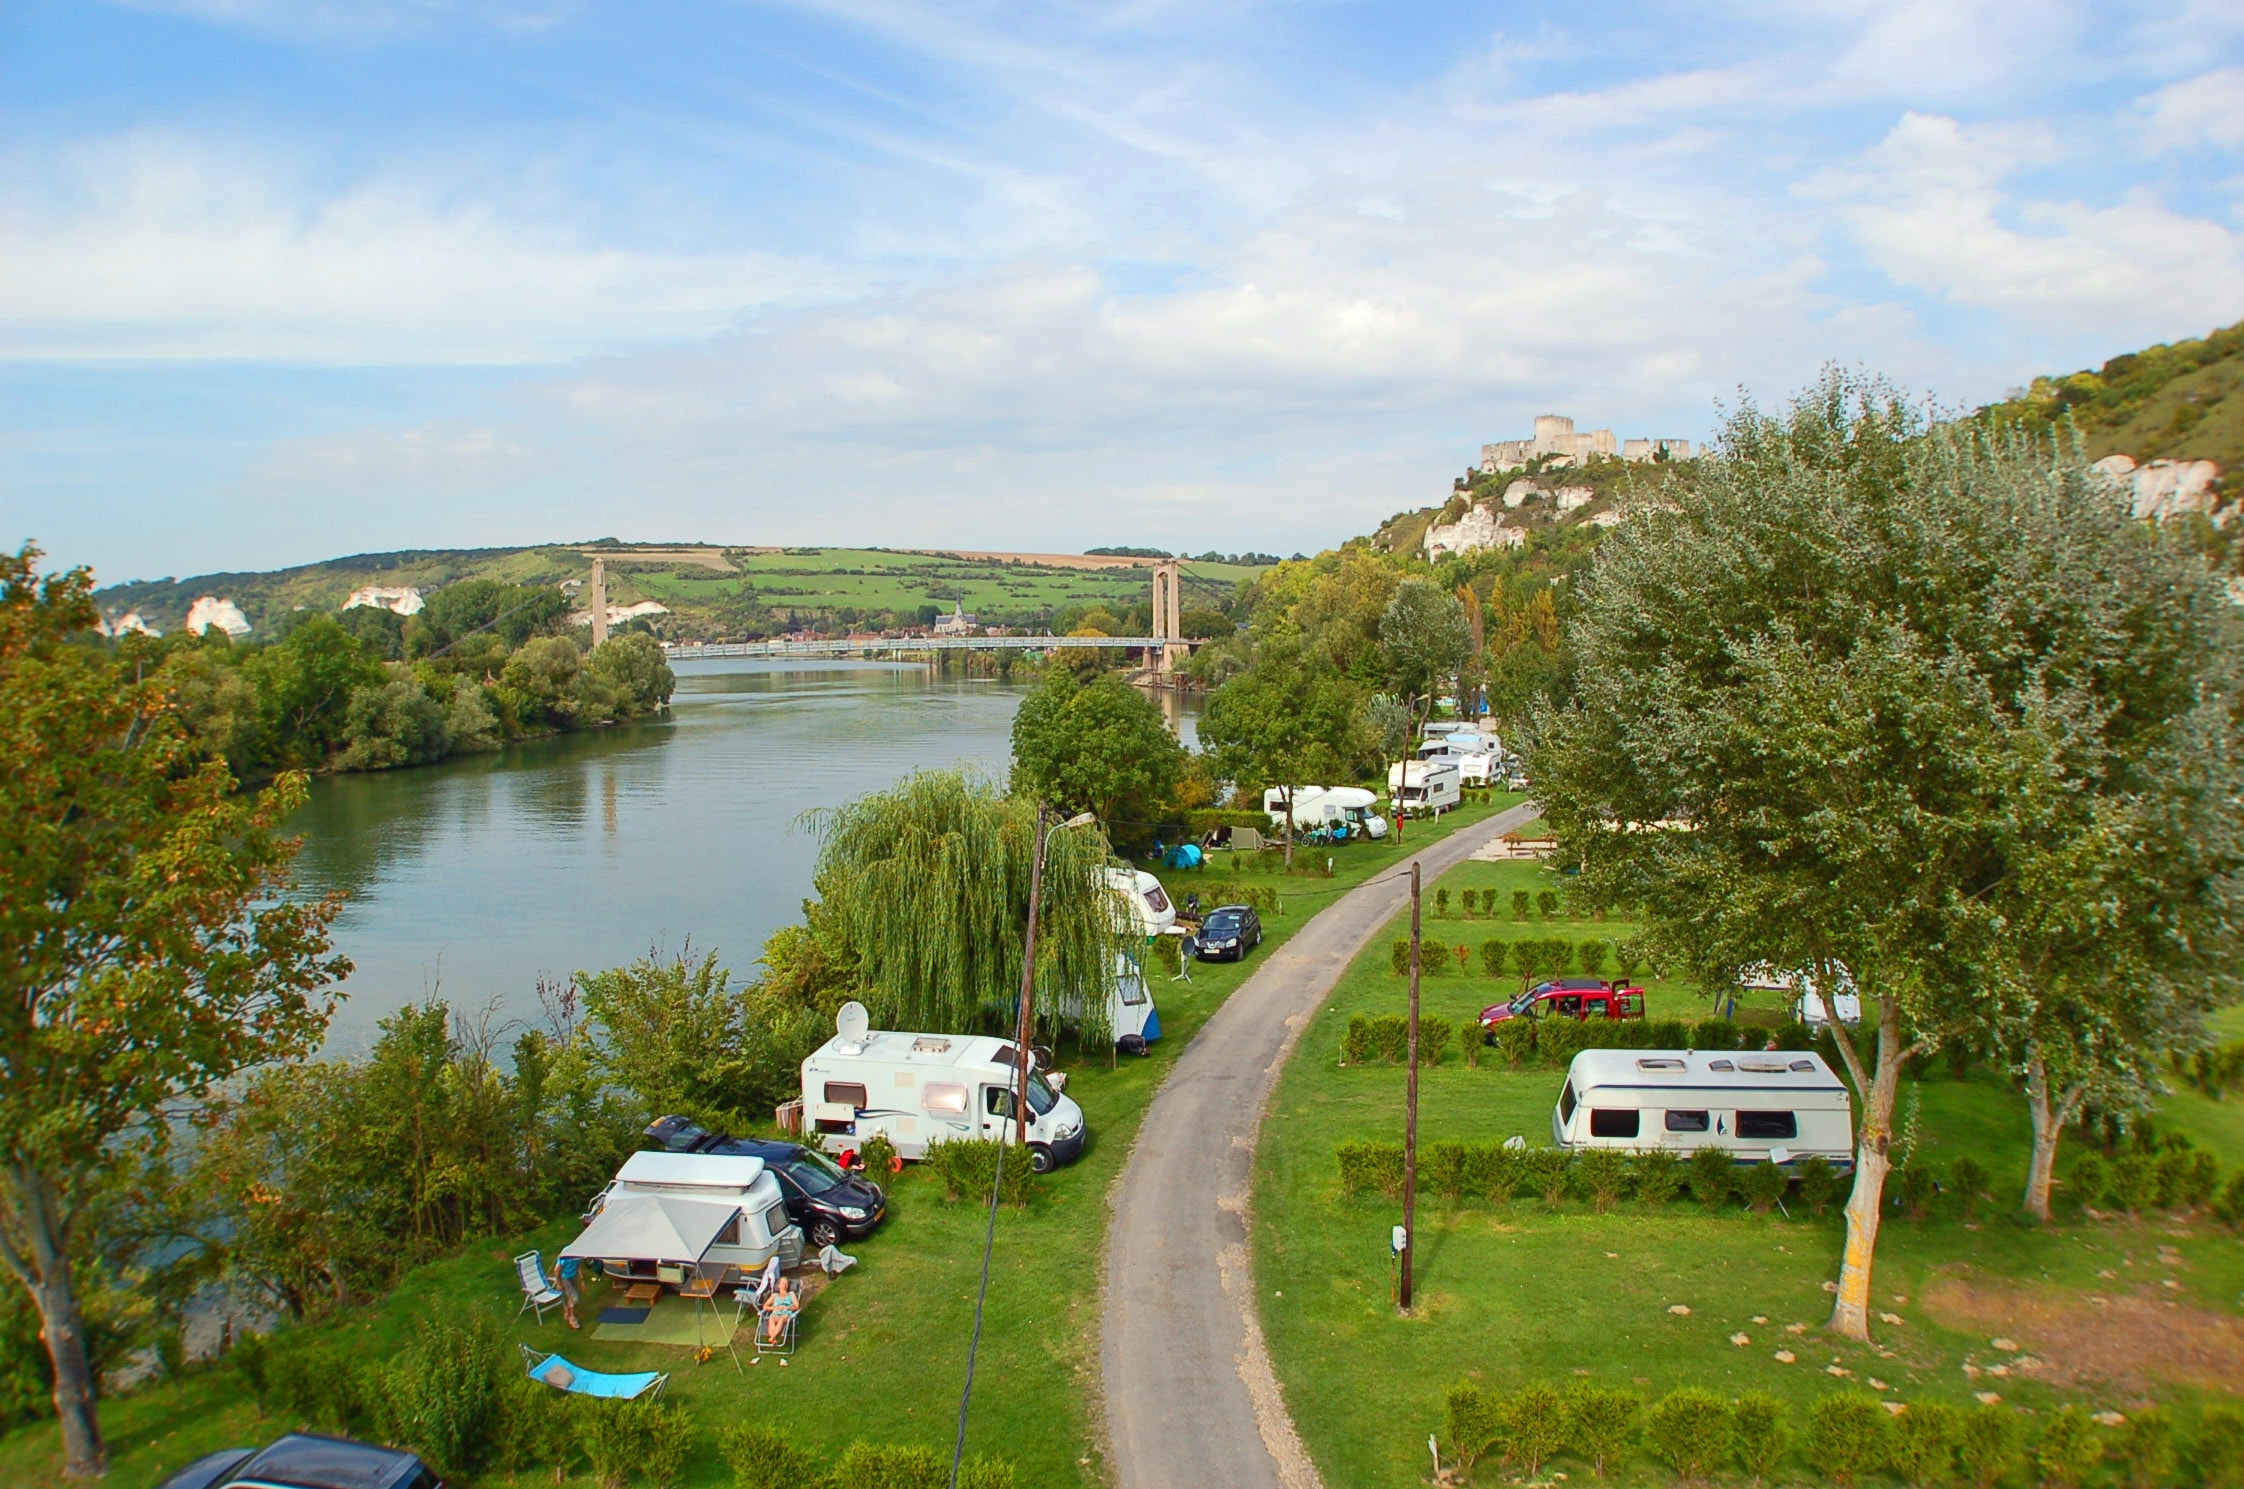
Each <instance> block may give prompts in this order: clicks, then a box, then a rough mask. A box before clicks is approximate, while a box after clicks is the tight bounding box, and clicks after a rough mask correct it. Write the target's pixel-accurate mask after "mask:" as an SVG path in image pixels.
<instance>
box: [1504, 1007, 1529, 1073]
mask: <svg viewBox="0 0 2244 1489" xmlns="http://www.w3.org/2000/svg"><path fill="white" fill-rule="evenodd" d="M1496 1048H1497V1050H1498V1051H1499V1052H1501V1053H1502V1055H1503V1057H1504V1060H1505V1063H1507V1064H1511V1065H1518V1064H1520V1063H1521V1062H1522V1061H1525V1060H1527V1059H1528V1058H1530V1057H1531V1056H1532V1055H1533V1054H1534V1053H1535V1020H1533V1019H1531V1018H1508V1019H1506V1020H1504V1021H1503V1022H1502V1023H1500V1024H1498V1025H1497V1026H1496Z"/></svg>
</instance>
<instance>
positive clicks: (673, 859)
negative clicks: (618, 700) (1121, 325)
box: [291, 661, 1190, 1051]
mask: <svg viewBox="0 0 2244 1489" xmlns="http://www.w3.org/2000/svg"><path fill="white" fill-rule="evenodd" d="M1019 701H1020V691H1019V689H1017V688H1013V687H1008V686H1004V685H1000V684H997V683H992V682H969V681H964V680H960V679H942V678H937V677H933V676H931V675H930V674H929V673H928V672H927V671H926V670H925V669H922V668H918V667H893V666H861V665H850V664H819V663H803V662H779V663H771V662H764V663H758V662H750V661H740V662H733V663H696V664H685V665H681V666H680V667H679V668H678V695H677V699H676V701H675V705H674V707H673V708H672V710H671V716H670V717H669V718H667V719H663V720H658V721H655V722H652V723H646V724H640V725H633V726H629V727H625V728H619V729H606V730H597V731H593V732H591V733H587V734H581V735H570V736H567V737H565V738H561V739H552V740H540V741H537V742H536V743H533V744H528V745H524V746H520V747H518V748H516V749H512V750H508V751H506V752H504V753H502V754H497V755H485V756H478V757H474V758H470V759H465V760H458V761H452V762H448V763H446V764H443V765H438V766H431V767H427V768H424V769H418V770H400V771H390V772H386V773H378V774H370V775H351V776H338V777H333V778H330V779H325V780H322V781H319V782H317V783H316V784H315V785H314V786H313V788H312V797H311V801H310V803H309V804H308V805H306V806H305V808H304V810H303V811H302V812H301V813H299V814H298V815H297V817H296V819H295V820H294V822H293V823H292V824H291V825H292V826H293V827H294V828H295V829H296V830H298V831H300V832H302V833H303V834H304V835H305V847H304V853H303V856H302V858H301V859H300V860H299V861H298V870H299V877H300V879H301V881H302V883H303V884H304V886H305V887H306V888H308V889H312V890H326V889H330V888H339V889H343V890H345V891H347V892H348V893H349V895H350V903H349V905H348V907H347V908H346V909H345V910H344V912H343V915H342V919H341V921H340V922H339V925H338V928H337V934H336V942H337V945H338V947H339V949H341V950H342V951H343V952H344V953H345V954H347V955H348V956H349V957H350V958H351V959H352V961H353V962H354V963H356V966H357V970H356V971H355V972H354V973H353V974H352V976H351V979H350V981H349V983H348V984H347V985H346V986H347V991H348V993H349V995H350V996H349V998H348V1000H347V1001H346V1002H345V1003H344V1005H343V1007H342V1010H341V1011H340V1012H339V1013H338V1014H337V1015H336V1020H335V1026H334V1031H333V1035H332V1038H333V1041H334V1043H335V1045H336V1046H337V1047H338V1048H339V1049H341V1050H344V1051H350V1050H356V1049H360V1048H363V1047H364V1045H365V1044H366V1043H367V1041H368V1040H369V1038H370V1037H371V1035H372V1033H373V1029H374V1022H375V1020H376V1019H378V1018H381V1017H382V1016H384V1015H385V1014H388V1013H390V1012H392V1011H394V1010H395V1009H396V1008H397V1007H398V1005H400V1004H402V1003H405V1002H408V1001H412V1000H415V999H420V998H424V997H426V996H428V995H429V993H430V992H432V991H433V990H435V989H437V988H438V987H439V986H441V988H442V991H443V993H444V995H445V996H446V997H448V998H449V999H451V1000H452V1001H453V1002H455V1003H458V1004H461V1005H463V1006H469V1007H478V1008H480V1007H482V1006H483V1005H485V1004H488V1003H496V1005H497V1007H498V1010H499V1014H500V1017H501V1018H502V1019H504V1018H520V1019H525V1020H534V1019H535V1018H536V1017H537V1002H536V996H535V985H536V981H537V979H538V978H539V977H540V976H547V977H565V976H567V975H568V974H569V973H571V972H573V971H577V970H580V969H592V968H600V967H608V966H614V965H616V964H618V963H620V962H623V961H627V960H629V959H630V958H631V957H633V956H636V955H638V954H639V953H640V952H643V951H646V950H647V949H648V948H649V947H651V946H659V947H664V948H667V949H671V950H675V949H677V948H679V947H681V946H683V945H684V944H685V943H686V942H687V940H688V938H689V937H690V938H691V940H692V944H693V945H694V946H695V947H696V948H713V949H715V950H717V951H718V952H719V953H720V954H721V958H722V960H723V961H724V962H725V963H727V964H728V965H730V966H732V967H733V968H734V969H735V976H736V977H745V976H747V975H749V974H750V970H751V963H753V961H754V960H755V956H756V953H757V951H758V950H759V949H760V948H761V946H762V945H763V941H764V938H765V937H766V936H767V935H769V934H770V933H771V931H773V930H774V929H776V928H777V927H779V926H780V925H783V924H785V923H787V922H788V921H791V920H794V919H795V918H797V917H798V916H799V915H800V913H801V902H802V899H803V897H804V896H805V895H806V894H808V893H809V891H810V869H811V863H812V859H813V857H814V844H813V843H812V841H811V840H810V837H809V836H808V834H807V832H806V830H805V829H804V828H803V827H802V826H801V825H800V824H799V822H798V819H799V818H800V817H801V815H802V814H803V813H804V812H805V811H809V810H813V809H815V808H819V807H830V806H836V805H839V804H840V803H842V802H845V801H848V800H850V799H852V798H854V797H857V796H861V795H863V794H864V793H865V792H868V791H873V790H878V789H879V788H881V787H883V786H886V785H888V784H889V783H891V782H893V781H895V780H896V779H898V778H899V777H901V776H903V775H905V774H907V773H908V772H910V771H912V770H915V769H922V768H943V767H949V766H955V765H969V766H975V767H978V768H980V769H981V770H983V771H984V772H985V773H987V774H989V775H990V776H992V777H995V778H1000V779H1002V777H1003V774H1004V771H1005V765H1006V759H1007V755H1008V748H1009V747H1008V733H1009V731H1010V729H1011V727H1012V719H1013V711H1014V709H1015V707H1016V706H1017V705H1018V703H1019ZM1187 737H1188V738H1189V737H1190V736H1189V727H1188V733H1187Z"/></svg>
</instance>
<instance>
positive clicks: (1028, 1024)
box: [1013, 802, 1046, 1146]
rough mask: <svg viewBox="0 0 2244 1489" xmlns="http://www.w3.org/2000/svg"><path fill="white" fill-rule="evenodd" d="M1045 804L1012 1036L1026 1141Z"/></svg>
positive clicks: (1019, 1118)
mask: <svg viewBox="0 0 2244 1489" xmlns="http://www.w3.org/2000/svg"><path fill="white" fill-rule="evenodd" d="M1045 832H1046V826H1045V817H1044V804H1043V803H1042V802H1038V803H1037V804H1036V850H1035V852H1034V853H1032V854H1031V855H1030V867H1029V906H1028V939H1027V944H1026V945H1025V946H1024V947H1023V949H1022V952H1021V1027H1020V1031H1019V1034H1018V1036H1017V1037H1016V1040H1015V1052H1016V1053H1017V1054H1018V1055H1019V1057H1020V1080H1019V1085H1018V1088H1017V1089H1016V1090H1015V1091H1014V1093H1013V1127H1014V1133H1015V1135H1016V1138H1017V1140H1018V1141H1019V1142H1020V1143H1021V1144H1022V1145H1023V1146H1026V1145H1027V1143H1028V1119H1029V1104H1028V1080H1029V1035H1030V1034H1032V1033H1033V1032H1035V1029H1036V1023H1035V1009H1036V917H1037V913H1038V911H1039V910H1041V909H1042V908H1043V903H1044V835H1045Z"/></svg>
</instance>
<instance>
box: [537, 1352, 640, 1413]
mask: <svg viewBox="0 0 2244 1489" xmlns="http://www.w3.org/2000/svg"><path fill="white" fill-rule="evenodd" d="M519 1348H520V1349H521V1351H522V1362H523V1364H524V1366H525V1367H527V1371H528V1374H529V1377H530V1379H532V1380H534V1381H536V1382H537V1383H538V1384H540V1385H546V1386H551V1387H553V1389H555V1390H556V1391H567V1392H568V1393H569V1394H570V1395H572V1396H596V1397H599V1398H601V1399H602V1400H607V1401H635V1400H637V1399H638V1398H639V1397H640V1396H650V1397H652V1396H660V1395H661V1394H662V1388H663V1387H664V1386H666V1385H668V1384H670V1373H669V1372H668V1371H654V1370H646V1371H641V1372H639V1373H638V1374H636V1375H609V1374H607V1373H606V1372H604V1371H599V1370H587V1369H585V1368H584V1367H583V1366H582V1365H572V1364H570V1363H569V1362H568V1361H567V1360H564V1359H562V1358H561V1357H560V1356H559V1355H557V1354H541V1353H539V1352H538V1351H537V1350H534V1349H532V1348H530V1346H528V1345H527V1344H524V1345H521V1346H519Z"/></svg>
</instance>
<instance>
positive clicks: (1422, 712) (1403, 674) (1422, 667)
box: [1379, 579, 1473, 843]
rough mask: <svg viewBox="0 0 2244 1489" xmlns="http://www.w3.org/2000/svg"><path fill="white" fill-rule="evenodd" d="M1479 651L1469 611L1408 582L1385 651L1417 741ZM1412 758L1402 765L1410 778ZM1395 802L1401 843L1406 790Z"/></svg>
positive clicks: (1392, 612) (1386, 632) (1395, 603)
mask: <svg viewBox="0 0 2244 1489" xmlns="http://www.w3.org/2000/svg"><path fill="white" fill-rule="evenodd" d="M1472 646H1473V633H1472V628H1471V627H1470V626H1469V625H1468V624H1467V623H1466V620H1465V607H1464V606H1463V605H1461V604H1459V603H1458V601H1457V597H1456V596H1455V595H1453V594H1450V593H1449V592H1448V591H1446V590H1444V589H1443V588H1442V587H1441V586H1439V585H1437V584H1433V583H1431V582H1429V581H1427V580H1424V579H1406V580H1404V581H1403V582H1402V583H1401V584H1400V585H1398V586H1397V587H1396V589H1395V593H1394V597H1393V598H1392V599H1390V600H1389V601H1388V602H1387V608H1386V609H1385V610H1384V611H1382V612H1380V616H1379V648H1380V652H1381V654H1382V655H1383V656H1384V657H1385V659H1386V665H1387V677H1388V679H1389V681H1391V682H1392V683H1393V684H1394V686H1395V689H1396V691H1397V692H1399V693H1400V694H1401V695H1402V698H1403V703H1404V706H1405V707H1406V708H1408V709H1410V710H1411V712H1412V724H1413V728H1412V730H1411V736H1412V738H1413V739H1415V737H1416V735H1417V732H1418V731H1417V728H1416V727H1415V726H1416V725H1418V724H1421V723H1423V722H1424V721H1425V720H1427V719H1429V718H1431V717H1433V711H1434V695H1435V694H1436V693H1437V692H1439V691H1440V689H1441V685H1442V684H1443V683H1444V682H1449V681H1453V680H1454V678H1455V676H1456V672H1457V669H1458V668H1459V667H1462V666H1463V665H1464V664H1465V659H1466V658H1467V657H1468V656H1469V655H1471V653H1472ZM1409 758H1410V757H1409V755H1408V754H1407V753H1405V754H1404V755H1403V756H1402V757H1401V759H1402V762H1403V773H1404V774H1405V775H1407V774H1408V763H1409ZM1394 799H1395V841H1396V842H1398V843H1399V842H1401V841H1402V830H1403V812H1402V787H1401V786H1400V785H1397V786H1396V788H1395V793H1394Z"/></svg>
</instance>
